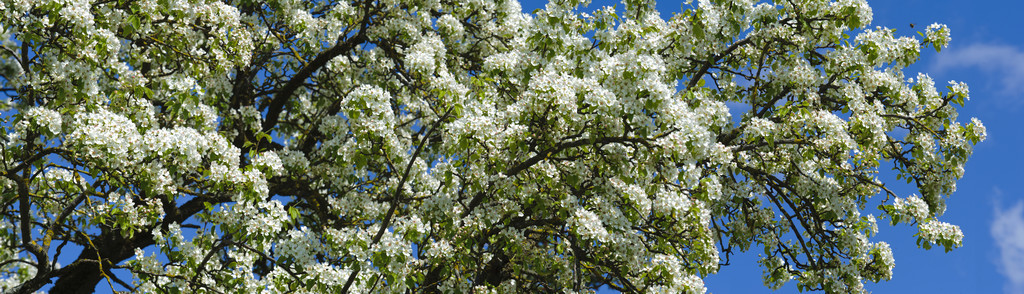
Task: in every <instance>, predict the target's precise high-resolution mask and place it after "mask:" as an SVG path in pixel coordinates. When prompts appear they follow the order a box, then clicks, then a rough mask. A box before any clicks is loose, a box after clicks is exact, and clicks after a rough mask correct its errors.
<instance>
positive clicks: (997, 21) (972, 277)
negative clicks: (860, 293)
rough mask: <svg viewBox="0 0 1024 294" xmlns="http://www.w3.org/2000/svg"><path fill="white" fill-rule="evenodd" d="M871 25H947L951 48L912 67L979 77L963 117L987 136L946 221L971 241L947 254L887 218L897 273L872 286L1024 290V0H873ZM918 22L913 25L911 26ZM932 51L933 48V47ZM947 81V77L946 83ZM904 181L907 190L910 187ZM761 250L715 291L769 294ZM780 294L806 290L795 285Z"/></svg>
mask: <svg viewBox="0 0 1024 294" xmlns="http://www.w3.org/2000/svg"><path fill="white" fill-rule="evenodd" d="M868 2H869V4H870V5H871V7H872V9H873V11H874V21H873V23H872V25H871V26H884V27H889V28H895V29H897V30H898V31H897V32H899V33H900V34H906V35H912V34H914V31H916V30H920V29H921V28H923V27H925V26H927V25H929V24H931V23H935V22H938V23H944V24H946V25H948V26H949V28H950V30H951V31H952V37H953V42H952V43H951V44H950V47H949V48H947V49H945V50H943V51H942V53H939V54H935V53H934V51H925V52H924V54H922V58H921V60H920V61H919V62H918V63H917V64H916V65H915V66H913V67H911V68H909V69H908V70H907V74H908V75H910V76H913V75H914V73H916V72H925V73H928V74H929V75H931V76H932V77H933V78H934V79H935V80H936V84H937V85H942V84H945V83H944V81H949V80H958V81H964V82H966V83H967V84H968V85H970V89H971V100H970V102H968V103H967V106H966V107H964V108H962V109H961V110H960V115H961V120H968V119H969V118H970V117H977V118H979V119H981V121H982V122H983V123H984V124H985V126H986V127H987V128H988V140H987V141H985V142H982V143H981V144H979V145H977V146H975V153H974V156H973V157H971V159H970V161H969V162H968V164H967V167H966V174H965V176H964V178H963V179H962V180H961V181H960V182H959V184H958V190H957V192H956V193H955V194H954V195H953V196H952V197H950V198H949V199H948V200H947V203H948V209H947V211H946V214H945V215H944V216H943V218H944V220H945V221H947V222H951V223H953V224H957V225H959V226H960V228H961V229H962V230H963V232H964V235H965V238H964V246H963V247H961V248H958V249H956V250H953V251H952V252H949V253H944V252H943V251H942V250H941V249H933V250H930V251H926V250H923V249H919V248H917V245H916V243H915V241H916V238H915V237H913V236H912V235H913V233H914V231H915V230H914V229H913V228H911V227H907V226H904V225H900V226H897V227H891V226H888V225H884V224H881V223H880V225H879V229H880V232H879V235H878V237H877V239H878V240H884V241H886V242H889V243H890V244H891V245H892V247H893V251H894V256H895V258H896V268H895V269H894V273H893V280H891V281H888V282H882V283H879V284H869V285H867V287H868V289H869V290H870V291H872V292H873V293H1024V186H1022V185H1020V184H1019V183H1020V181H1022V180H1024V179H1021V176H1024V153H1022V152H1019V151H1018V150H1019V149H1021V146H1024V128H1021V127H1022V126H1024V124H1022V123H1024V38H1021V34H1020V31H1019V29H1020V28H1021V27H1024V18H1022V17H1021V15H1020V13H1021V12H1022V11H1024V2H1020V1H998V0H987V1H985V0H982V1H970V2H969V4H968V2H967V1H952V0H931V1H926V0H902V1H891V0H886V1H878V0H875V1H871V0H869V1H868ZM911 23H913V24H915V27H916V29H911V28H910V24H911ZM929 52H931V53H929ZM940 82H941V83H940ZM911 192H912V190H910V189H903V191H902V193H911ZM753 261H754V257H752V256H747V257H746V258H743V257H740V258H739V259H737V260H735V262H734V263H733V265H731V266H727V267H724V268H722V270H721V271H720V273H719V274H718V275H716V276H712V277H709V278H708V279H707V280H706V283H707V286H708V290H709V292H710V293H718V294H728V293H763V292H768V291H769V290H767V288H765V287H764V286H763V285H762V283H761V280H760V278H759V277H760V273H761V272H760V269H759V268H757V267H756V266H754V265H753ZM776 293H797V291H796V289H795V287H793V285H792V283H790V285H788V287H785V288H783V289H780V290H779V291H776Z"/></svg>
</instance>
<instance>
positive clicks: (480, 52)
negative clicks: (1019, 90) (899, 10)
mask: <svg viewBox="0 0 1024 294" xmlns="http://www.w3.org/2000/svg"><path fill="white" fill-rule="evenodd" d="M686 2H687V3H685V4H683V7H682V9H683V11H680V12H678V13H674V14H672V15H671V16H669V15H665V14H662V13H659V11H658V10H656V9H655V8H654V3H653V1H645V0H625V1H624V2H623V3H621V4H619V5H615V6H606V7H602V8H595V9H590V8H587V7H588V6H587V5H588V4H589V3H587V1H580V0H554V1H553V2H551V3H549V4H547V5H546V6H545V7H544V9H539V10H537V11H534V12H532V13H524V12H523V11H522V8H521V6H520V3H518V2H516V0H466V1H461V0H460V1H453V0H353V1H344V0H323V1H298V0H265V1H264V0H225V1H214V0H138V1H130V0H3V1H0V23H2V27H0V29H2V35H3V37H2V40H3V43H2V50H0V58H2V59H0V77H2V82H3V86H2V87H3V89H2V90H3V92H4V97H6V99H7V100H6V102H5V103H4V104H3V105H2V106H3V108H4V109H5V110H4V111H3V112H2V113H0V114H2V120H3V122H2V124H0V127H2V129H3V132H4V133H5V134H6V136H4V137H3V139H0V147H2V151H0V215H2V219H0V244H2V246H0V279H2V281H0V289H4V290H6V291H10V292H13V293H30V292H34V291H39V290H44V291H51V292H54V293H67V292H86V293H87V292H92V290H93V289H94V288H95V287H96V285H98V284H100V283H103V284H109V286H110V287H113V288H114V289H121V290H132V291H140V292H151V291H155V292H187V293H225V292H246V293H249V292H262V291H267V292H287V293H291V292H328V293H336V292H407V291H413V292H463V293H465V292H473V293H483V292H501V293H508V292H512V291H522V292H527V291H532V292H536V291H540V292H563V291H564V292H586V291H589V290H593V289H597V288H599V287H604V286H607V287H610V288H612V289H616V290H620V291H624V292H687V293H702V292H704V291H705V290H706V289H705V287H704V284H703V282H702V278H703V277H706V276H707V275H710V274H713V273H715V272H717V271H719V270H721V269H722V267H721V266H722V265H724V264H728V261H729V257H730V256H731V255H732V254H733V253H734V252H740V251H748V250H750V251H754V252H761V253H762V254H761V257H762V259H761V260H760V265H761V266H762V267H763V273H764V274H763V277H762V278H763V280H764V282H765V283H766V285H768V286H770V287H773V288H774V287H780V286H781V285H782V284H785V283H796V285H797V287H798V288H800V289H801V290H825V291H827V292H861V291H863V283H864V282H865V281H871V282H878V281H881V280H888V279H890V277H891V275H892V268H893V266H894V259H893V256H892V254H891V250H890V248H889V246H888V245H887V244H886V243H885V242H882V241H879V240H875V238H874V237H873V235H874V234H875V233H876V232H877V230H878V226H877V225H876V222H877V221H878V219H884V221H883V222H886V223H893V224H897V223H906V224H909V225H912V226H916V227H917V229H918V230H919V231H918V233H917V234H916V236H917V238H918V240H919V244H920V245H921V246H922V247H925V248H929V247H932V246H939V247H943V248H944V249H946V250H950V249H952V248H955V247H958V246H960V245H961V239H962V233H961V232H960V230H959V228H958V227H957V226H955V225H952V224H948V223H945V222H942V221H940V220H939V219H938V217H939V216H940V215H942V214H943V211H944V210H945V205H944V199H945V198H946V197H948V196H950V195H952V194H953V192H954V191H955V190H956V181H957V179H959V178H960V177H962V176H963V174H964V170H963V166H964V164H965V161H966V159H967V158H968V157H969V156H970V154H971V151H972V146H973V145H974V144H976V143H978V142H979V141H981V140H983V139H984V138H985V129H984V127H983V126H982V124H981V123H980V122H979V121H977V120H974V119H971V120H970V122H967V123H962V122H961V119H959V118H958V117H957V110H956V108H957V107H959V106H963V104H964V102H965V101H966V100H967V98H968V89H967V86H966V85H964V84H962V83H957V82H951V83H950V84H949V85H948V86H945V85H944V84H943V83H939V84H940V85H938V86H937V85H936V82H935V81H933V79H932V78H930V77H929V76H928V75H927V74H908V73H905V72H904V69H905V68H906V67H907V66H909V65H911V64H913V63H914V62H916V61H917V60H918V57H919V55H920V52H921V50H926V49H928V50H931V49H934V50H941V49H942V48H943V47H945V46H947V44H948V42H949V40H950V37H949V30H948V29H947V28H946V27H945V26H943V25H938V24H936V25H932V26H928V27H927V28H926V29H925V30H923V31H921V32H919V33H918V35H916V36H909V37H908V36H900V35H897V33H896V31H895V30H893V29H887V28H881V27H870V26H869V24H870V23H871V18H872V14H871V9H870V7H869V6H868V5H867V3H865V1H864V0H837V1H826V0H780V1H774V2H772V1H754V0H736V1H717V0H702V1H698V2H696V3H689V2H690V1H686ZM851 34H853V35H851ZM889 169H893V170H895V174H896V176H897V177H898V178H899V180H901V181H902V180H906V182H907V183H910V184H911V185H912V186H914V187H916V188H917V191H918V192H917V193H916V194H910V195H904V194H899V193H896V192H893V189H890V187H891V186H888V185H887V183H885V182H883V181H882V180H881V179H880V178H881V177H879V176H878V171H879V170H889ZM889 184H890V185H891V184H892V183H889ZM876 214H877V215H876Z"/></svg>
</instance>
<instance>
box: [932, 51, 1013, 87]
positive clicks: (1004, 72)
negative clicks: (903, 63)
mask: <svg viewBox="0 0 1024 294" xmlns="http://www.w3.org/2000/svg"><path fill="white" fill-rule="evenodd" d="M965 68H977V69H980V70H982V71H984V72H986V73H988V74H990V75H992V76H993V77H998V78H996V79H995V82H996V83H997V84H998V86H997V87H999V88H1000V91H1002V92H1003V93H1002V94H1004V95H1020V94H1024V50H1022V49H1021V48H1017V47H1014V46H1007V45H992V44H974V45H971V46H968V47H963V48H950V49H948V50H944V51H942V53H940V54H938V55H937V56H936V60H935V63H933V64H932V69H933V70H934V71H938V72H947V71H952V70H958V69H965Z"/></svg>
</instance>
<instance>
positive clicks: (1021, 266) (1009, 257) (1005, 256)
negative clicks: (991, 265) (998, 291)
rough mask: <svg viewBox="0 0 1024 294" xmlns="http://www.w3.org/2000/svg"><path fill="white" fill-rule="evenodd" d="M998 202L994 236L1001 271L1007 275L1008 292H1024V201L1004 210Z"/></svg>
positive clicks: (993, 223) (993, 230) (993, 229)
mask: <svg viewBox="0 0 1024 294" xmlns="http://www.w3.org/2000/svg"><path fill="white" fill-rule="evenodd" d="M999 206H1000V205H999V204H998V203H997V204H996V206H995V219H994V220H993V221H992V228H991V229H992V238H994V239H995V240H996V245H997V246H999V260H998V266H999V271H1000V272H1001V273H1002V274H1003V275H1004V276H1006V280H1007V283H1006V286H1005V287H1006V288H1005V292H1006V293H1024V201H1017V204H1016V205H1014V206H1013V207H1009V208H1007V209H1006V210H1003V209H1001V208H1000V207H999Z"/></svg>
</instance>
